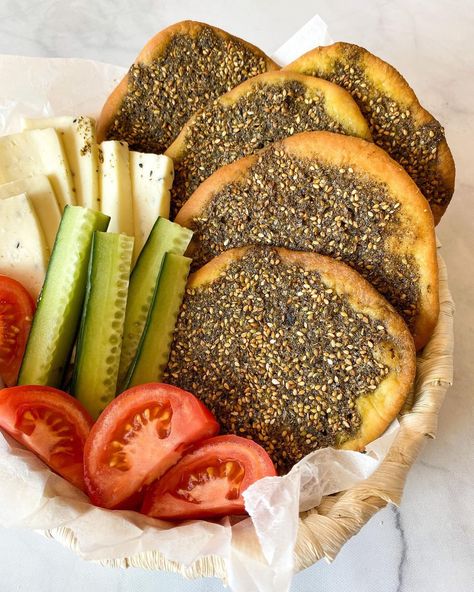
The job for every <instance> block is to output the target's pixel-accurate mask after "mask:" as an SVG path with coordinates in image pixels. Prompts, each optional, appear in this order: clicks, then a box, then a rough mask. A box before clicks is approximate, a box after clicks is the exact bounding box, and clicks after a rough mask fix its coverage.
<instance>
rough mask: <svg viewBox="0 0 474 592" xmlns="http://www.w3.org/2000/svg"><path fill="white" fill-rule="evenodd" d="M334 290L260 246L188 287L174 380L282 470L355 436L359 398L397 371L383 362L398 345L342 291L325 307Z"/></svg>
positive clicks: (170, 376) (168, 376)
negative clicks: (383, 353)
mask: <svg viewBox="0 0 474 592" xmlns="http://www.w3.org/2000/svg"><path fill="white" fill-rule="evenodd" d="M327 288H328V286H327V285H326V284H325V283H324V282H323V281H322V279H321V276H320V275H319V273H317V272H316V271H305V272H304V273H303V272H302V269H301V268H300V267H298V266H296V265H288V264H286V263H284V262H283V261H282V260H281V258H280V256H279V254H278V253H277V252H276V251H275V250H274V249H271V248H258V247H255V248H253V249H250V250H249V251H248V252H247V253H246V254H245V256H244V257H243V258H241V259H239V260H237V261H234V262H232V264H231V265H230V266H229V267H228V268H227V269H226V271H225V272H224V273H222V274H221V275H220V277H219V278H218V279H216V280H214V281H213V282H212V283H210V284H209V283H206V284H205V285H204V286H202V287H199V288H188V289H187V290H186V294H185V297H184V302H183V305H182V308H181V312H180V315H179V317H178V321H177V326H176V330H175V335H174V340H173V345H172V348H171V355H170V359H169V363H168V367H167V370H166V373H165V382H169V383H171V384H174V385H177V386H180V387H181V388H184V389H188V390H190V391H191V392H193V393H194V394H195V395H196V396H197V397H199V398H200V399H201V400H202V401H203V402H204V403H205V404H206V405H207V406H209V408H210V409H211V410H212V411H213V412H214V413H215V414H216V417H217V418H218V420H219V422H220V423H221V425H222V427H223V429H224V431H225V432H229V433H236V434H243V435H245V436H248V437H251V438H252V439H254V440H256V441H257V442H259V443H260V444H261V445H262V446H264V448H266V450H267V451H268V452H269V454H270V455H271V456H272V458H273V460H274V461H275V462H276V463H277V465H278V466H279V467H280V469H281V470H282V471H286V470H288V469H289V468H290V467H291V466H292V465H293V464H294V463H295V462H297V461H298V460H300V459H301V458H302V457H303V456H304V455H306V454H308V453H309V452H310V451H312V450H314V449H316V448H320V447H324V446H334V445H338V444H340V443H342V442H344V440H346V439H348V438H349V437H351V436H353V435H354V434H355V433H356V432H357V431H358V429H359V428H360V425H361V418H360V416H359V413H358V411H357V400H358V399H359V398H360V397H364V396H366V395H368V394H370V393H372V391H373V390H375V389H376V388H377V386H378V385H379V384H380V382H381V381H382V380H383V379H384V378H385V376H386V374H387V373H388V371H389V369H388V367H386V366H384V365H383V364H381V363H380V362H379V361H378V353H377V352H378V350H379V348H380V347H386V346H387V343H389V342H390V340H391V337H390V336H388V335H387V334H382V332H381V331H379V330H378V329H377V325H380V320H373V319H369V318H367V317H365V316H364V315H359V314H358V313H357V311H356V310H354V308H353V307H352V305H351V304H350V302H349V301H348V300H347V299H346V298H343V297H341V296H339V295H338V294H337V293H336V292H333V293H332V294H331V299H330V300H329V301H328V304H325V303H324V300H325V290H326V289H327ZM211 311H212V312H211ZM310 311H311V312H312V313H313V314H314V317H313V319H314V320H313V322H311V323H307V322H306V319H307V315H308V312H310ZM341 311H344V313H345V314H344V316H343V315H341V314H340V313H341ZM360 317H362V318H360ZM230 327H232V328H233V331H230ZM330 335H338V338H337V341H335V340H334V339H333V338H331V337H330ZM272 340H275V341H276V343H271V341H272ZM368 340H370V341H371V342H372V343H373V344H374V347H373V348H367V347H366V343H367V341H368ZM349 346H351V348H350V350H349ZM185 360H192V361H190V362H186V361H185ZM328 360H331V362H332V363H331V365H330V366H329V365H328V364H327V361H328ZM357 360H359V361H357ZM356 366H357V371H355V370H354V368H355V367H356Z"/></svg>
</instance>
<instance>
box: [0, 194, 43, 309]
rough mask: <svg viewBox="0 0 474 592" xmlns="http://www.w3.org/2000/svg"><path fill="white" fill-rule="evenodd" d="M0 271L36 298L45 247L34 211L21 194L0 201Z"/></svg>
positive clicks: (40, 282) (39, 288) (41, 275)
mask: <svg viewBox="0 0 474 592" xmlns="http://www.w3.org/2000/svg"><path fill="white" fill-rule="evenodd" d="M0 221H1V223H0V274H3V275H7V276H9V277H12V278H14V279H15V280H18V281H19V282H20V283H21V284H22V285H23V286H24V287H25V288H26V289H27V290H28V292H29V293H30V294H31V295H32V296H33V298H37V297H38V294H39V293H40V290H41V287H42V285H43V281H44V277H45V275H46V268H47V265H48V250H47V247H46V241H45V238H44V235H43V231H42V229H41V226H40V223H39V221H38V218H37V217H36V214H35V210H34V208H33V206H32V205H31V203H30V201H29V200H28V198H27V197H26V195H25V194H24V193H23V194H21V195H15V196H14V197H9V198H7V199H2V200H0Z"/></svg>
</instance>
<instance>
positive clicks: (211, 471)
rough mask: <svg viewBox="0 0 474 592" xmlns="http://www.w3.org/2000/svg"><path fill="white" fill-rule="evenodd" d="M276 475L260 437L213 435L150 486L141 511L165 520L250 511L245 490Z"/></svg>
mask: <svg viewBox="0 0 474 592" xmlns="http://www.w3.org/2000/svg"><path fill="white" fill-rule="evenodd" d="M227 467H229V468H227ZM276 474H277V473H276V470H275V466H274V465H273V462H272V460H271V458H270V457H269V456H268V454H267V452H266V451H265V450H264V449H263V448H262V447H261V446H259V445H258V444H257V443H256V442H253V441H252V440H249V439H247V438H242V437H240V436H233V435H227V436H217V437H215V438H209V439H208V440H203V441H202V442H199V443H198V444H196V445H195V446H194V447H193V449H192V450H191V451H189V452H188V453H187V454H186V455H185V456H184V457H183V458H182V459H181V460H180V461H179V462H178V463H177V464H176V465H175V466H174V467H172V468H171V469H169V471H167V473H165V474H164V475H163V477H162V478H161V479H159V480H157V481H155V483H153V484H152V485H151V486H150V487H149V488H148V491H147V493H146V496H145V499H144V502H143V504H142V507H141V510H140V511H141V512H142V513H143V514H147V515H148V516H152V517H154V518H160V519H162V520H188V519H197V518H212V517H214V518H215V517H219V516H226V515H232V514H237V515H238V514H245V505H244V499H243V497H242V493H243V492H244V491H245V490H246V489H247V487H249V486H250V485H251V484H252V483H254V482H255V481H257V480H258V479H262V478H263V477H274V476H275V475H276Z"/></svg>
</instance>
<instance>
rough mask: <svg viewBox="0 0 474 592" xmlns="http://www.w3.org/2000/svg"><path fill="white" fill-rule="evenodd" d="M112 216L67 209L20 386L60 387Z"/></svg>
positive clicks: (76, 208) (43, 290)
mask: <svg viewBox="0 0 474 592" xmlns="http://www.w3.org/2000/svg"><path fill="white" fill-rule="evenodd" d="M109 221H110V218H109V216H106V215H105V214H102V213H100V212H95V211H93V210H89V209H87V208H83V207H81V206H71V205H68V206H66V208H65V209H64V213H63V217H62V219H61V224H60V226H59V230H58V233H57V235H56V240H55V243H54V248H53V252H52V254H51V258H50V261H49V265H48V270H47V272H46V278H45V280H44V284H43V288H42V290H41V294H40V296H39V298H38V307H37V309H36V313H35V316H34V318H33V324H32V327H31V331H30V335H29V338H28V342H27V346H26V351H25V355H24V357H23V362H22V365H21V369H20V374H19V378H18V384H19V385H25V384H39V385H48V386H53V387H57V388H60V387H61V382H62V379H63V375H64V372H65V369H66V367H67V364H68V361H69V357H70V355H71V351H72V349H73V346H74V341H75V338H76V333H77V329H78V326H79V320H80V315H81V310H82V304H83V302H84V296H85V292H86V280H87V269H88V263H89V255H90V250H91V245H92V237H93V234H94V232H95V231H96V230H101V231H105V230H107V226H108V225H109Z"/></svg>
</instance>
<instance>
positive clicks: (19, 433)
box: [0, 386, 93, 490]
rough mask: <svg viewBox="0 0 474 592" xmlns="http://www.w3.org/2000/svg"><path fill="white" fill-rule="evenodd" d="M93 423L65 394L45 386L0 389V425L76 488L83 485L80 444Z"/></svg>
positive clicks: (83, 441)
mask: <svg viewBox="0 0 474 592" xmlns="http://www.w3.org/2000/svg"><path fill="white" fill-rule="evenodd" d="M92 424H93V420H92V418H91V417H90V415H89V414H88V413H87V411H86V410H85V409H84V408H83V407H82V405H80V403H78V402H77V401H76V399H74V397H71V396H70V395H68V394H67V393H64V392H63V391H60V390H58V389H55V388H52V387H49V386H14V387H11V388H6V389H2V390H0V427H1V428H3V429H4V430H5V431H6V432H8V433H9V434H10V436H12V437H13V438H15V440H17V441H18V442H20V443H21V444H23V445H24V446H26V447H27V448H29V449H30V450H31V451H32V452H34V453H35V454H37V455H38V456H39V457H40V458H41V460H43V461H44V462H45V463H46V464H47V465H48V466H49V467H50V468H51V469H53V471H55V472H56V473H59V475H61V476H62V477H64V478H65V479H67V480H68V481H70V482H71V483H72V484H73V485H75V486H76V487H79V488H80V489H83V490H85V486H84V467H83V456H84V444H85V442H86V439H87V436H88V435H89V431H90V429H91V426H92Z"/></svg>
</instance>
